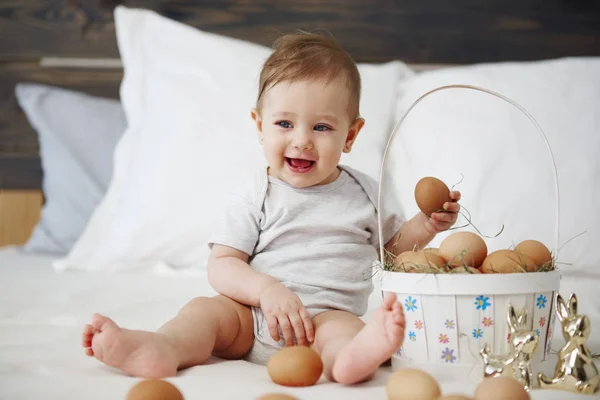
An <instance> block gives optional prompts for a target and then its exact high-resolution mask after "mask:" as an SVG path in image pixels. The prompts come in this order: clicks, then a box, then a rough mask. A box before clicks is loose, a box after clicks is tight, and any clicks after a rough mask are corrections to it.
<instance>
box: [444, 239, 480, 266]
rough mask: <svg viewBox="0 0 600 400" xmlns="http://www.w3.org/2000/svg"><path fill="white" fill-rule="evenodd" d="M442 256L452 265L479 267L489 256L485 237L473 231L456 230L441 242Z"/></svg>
mask: <svg viewBox="0 0 600 400" xmlns="http://www.w3.org/2000/svg"><path fill="white" fill-rule="evenodd" d="M440 256H442V258H443V259H444V260H445V261H446V262H447V263H448V265H449V266H451V267H459V266H461V265H466V266H469V267H475V268H477V267H479V266H480V265H481V263H482V262H483V260H484V259H485V257H486V256H487V246H486V244H485V242H484V241H483V239H482V238H481V237H480V236H478V235H476V234H475V233H473V232H456V233H453V234H451V235H450V236H448V237H447V238H445V239H444V240H443V241H442V243H441V244H440Z"/></svg>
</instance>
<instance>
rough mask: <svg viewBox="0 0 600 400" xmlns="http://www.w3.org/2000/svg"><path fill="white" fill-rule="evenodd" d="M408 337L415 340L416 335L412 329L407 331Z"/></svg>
mask: <svg viewBox="0 0 600 400" xmlns="http://www.w3.org/2000/svg"><path fill="white" fill-rule="evenodd" d="M408 338H409V339H410V340H412V341H413V342H414V341H415V340H417V335H416V333H414V332H413V331H410V332H409V333H408Z"/></svg>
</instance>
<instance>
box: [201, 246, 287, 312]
mask: <svg viewBox="0 0 600 400" xmlns="http://www.w3.org/2000/svg"><path fill="white" fill-rule="evenodd" d="M248 259H249V256H248V254H246V253H244V252H243V251H239V250H236V249H234V248H232V247H228V246H222V245H218V244H215V245H213V247H212V251H211V253H210V257H209V259H208V282H209V283H210V284H211V285H212V287H213V288H214V289H215V290H216V291H217V292H219V293H220V294H222V295H224V296H227V297H230V298H232V299H233V300H235V301H237V302H238V303H242V304H245V305H248V306H254V307H259V306H260V295H261V294H262V293H263V292H264V291H265V289H266V288H267V287H269V286H271V285H273V284H276V283H279V281H278V280H277V279H275V278H273V277H272V276H270V275H265V274H261V273H260V272H257V271H255V270H253V269H252V268H250V266H249V265H248Z"/></svg>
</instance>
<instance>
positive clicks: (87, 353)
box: [85, 348, 94, 357]
mask: <svg viewBox="0 0 600 400" xmlns="http://www.w3.org/2000/svg"><path fill="white" fill-rule="evenodd" d="M85 355H86V356H90V357H93V356H94V350H92V349H90V348H88V349H85Z"/></svg>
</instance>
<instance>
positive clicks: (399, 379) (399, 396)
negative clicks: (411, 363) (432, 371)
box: [387, 368, 441, 400]
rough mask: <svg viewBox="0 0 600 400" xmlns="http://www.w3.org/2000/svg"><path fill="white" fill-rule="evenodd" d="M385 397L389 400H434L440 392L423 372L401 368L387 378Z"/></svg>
mask: <svg viewBox="0 0 600 400" xmlns="http://www.w3.org/2000/svg"><path fill="white" fill-rule="evenodd" d="M387 396H388V399H389V400H434V399H437V398H438V397H440V396H441V391H440V385H439V384H438V382H437V381H436V380H435V378H434V377H432V376H431V375H429V374H428V373H426V372H425V371H422V370H420V369H416V368H403V369H399V370H398V371H396V372H394V373H393V374H392V375H391V376H390V377H389V379H388V382H387Z"/></svg>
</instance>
